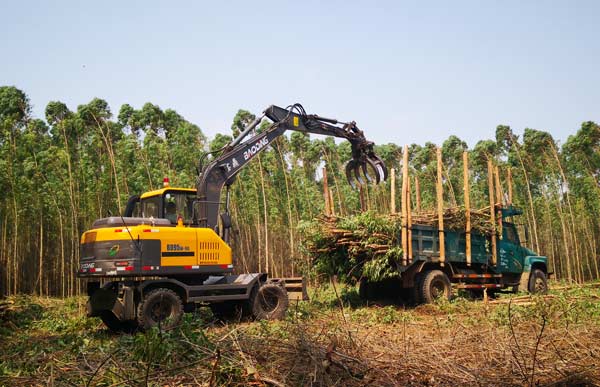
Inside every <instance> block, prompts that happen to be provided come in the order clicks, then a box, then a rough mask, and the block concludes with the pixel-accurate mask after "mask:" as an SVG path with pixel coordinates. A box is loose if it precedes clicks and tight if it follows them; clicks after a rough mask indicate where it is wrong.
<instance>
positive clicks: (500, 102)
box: [0, 0, 600, 146]
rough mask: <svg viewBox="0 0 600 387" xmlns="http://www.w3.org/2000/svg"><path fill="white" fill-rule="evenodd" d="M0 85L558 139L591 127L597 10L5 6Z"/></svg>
mask: <svg viewBox="0 0 600 387" xmlns="http://www.w3.org/2000/svg"><path fill="white" fill-rule="evenodd" d="M0 15H1V20H2V22H1V23H0V36H1V37H2V38H0V52H2V54H3V55H2V57H1V59H0V85H14V86H17V87H18V88H20V89H22V90H24V91H25V92H26V93H27V94H28V95H29V97H30V99H31V101H32V103H33V105H34V114H35V115H36V116H38V117H43V112H44V108H45V106H46V104H47V103H48V102H49V101H51V100H61V101H63V102H65V103H67V105H68V106H69V107H70V108H71V109H76V107H77V105H78V104H82V103H87V102H88V101H89V100H91V99H92V98H94V97H100V98H103V99H105V100H107V101H108V102H109V104H110V106H111V108H112V110H113V113H114V114H115V115H116V114H117V113H118V109H119V107H120V106H121V104H123V103H129V104H131V105H133V106H134V107H136V108H139V107H141V106H142V105H143V104H144V103H145V102H147V101H150V102H153V103H155V104H158V105H159V106H161V108H163V109H166V108H172V109H175V110H176V111H178V112H179V113H180V114H182V115H183V116H184V117H185V118H187V119H188V120H190V121H192V122H194V123H196V124H198V125H199V126H200V127H201V128H202V130H203V131H204V132H205V134H207V135H208V136H210V137H212V136H214V134H215V133H217V132H228V131H229V126H230V124H231V120H232V118H233V116H234V115H235V112H236V111H237V109H239V108H244V109H248V110H251V111H253V112H260V111H262V110H263V109H264V108H265V107H267V106H268V105H270V104H277V105H283V106H286V105H288V104H291V103H294V102H300V103H302V104H303V105H304V107H305V108H306V110H307V111H308V112H309V113H317V114H321V115H323V116H328V117H335V118H338V119H341V120H355V121H357V123H358V125H359V126H360V127H361V128H362V129H364V130H365V133H366V134H367V137H368V138H370V139H373V140H375V141H376V142H377V143H387V142H394V143H397V144H400V145H401V144H405V143H415V142H416V143H424V142H425V141H432V142H435V143H441V142H443V140H444V139H446V138H447V137H448V136H449V135H451V134H455V135H458V136H459V137H461V138H462V139H464V140H465V141H467V142H468V143H469V145H471V146H473V145H474V144H475V142H476V141H478V140H480V139H487V138H493V136H494V131H495V127H496V125H498V124H507V125H510V126H511V127H512V128H513V130H514V131H515V132H516V133H519V134H520V133H522V131H523V129H524V128H525V127H531V128H536V129H541V130H546V131H549V132H550V133H551V134H552V135H553V136H554V137H555V138H557V139H558V140H561V142H564V140H566V138H567V136H568V135H570V134H574V133H575V132H576V130H577V129H578V128H579V126H580V124H581V122H583V121H588V120H593V121H596V122H598V121H600V23H598V19H599V16H600V2H598V1H570V2H569V1H564V2H558V1H497V2H495V1H452V2H450V1H440V2H435V1H429V2H424V1H421V2H405V1H390V2H387V1H372V2H367V1H361V2H358V1H328V2H325V1H320V2H319V1H303V2H301V1H295V2H291V1H290V2H286V1H283V0H280V1H273V2H259V1H252V2H250V1H240V2H235V1H227V2H226V1H223V2H217V1H211V2H200V1H196V2H192V1H180V2H164V1H163V2H158V1H157V2H154V1H137V2H136V1H103V2H93V3H92V2H85V1H58V2H48V1H37V2H36V1H23V0H22V1H10V2H3V3H2V4H1V5H0Z"/></svg>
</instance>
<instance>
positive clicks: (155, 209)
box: [142, 196, 160, 218]
mask: <svg viewBox="0 0 600 387" xmlns="http://www.w3.org/2000/svg"><path fill="white" fill-rule="evenodd" d="M142 216H143V217H144V218H150V217H153V218H160V196H154V197H151V198H147V199H144V200H142Z"/></svg>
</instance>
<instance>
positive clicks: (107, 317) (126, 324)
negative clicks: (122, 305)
mask: <svg viewBox="0 0 600 387" xmlns="http://www.w3.org/2000/svg"><path fill="white" fill-rule="evenodd" d="M100 320H102V322H103V323H104V325H106V326H107V327H108V329H110V330H111V331H113V332H115V333H121V332H124V333H133V332H135V331H136V330H137V328H138V324H137V321H136V320H128V321H121V320H119V319H118V318H117V316H115V315H114V313H113V312H111V311H110V310H105V311H103V312H102V314H100Z"/></svg>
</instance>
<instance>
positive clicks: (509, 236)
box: [503, 223, 519, 245]
mask: <svg viewBox="0 0 600 387" xmlns="http://www.w3.org/2000/svg"><path fill="white" fill-rule="evenodd" d="M503 229H504V235H503V237H504V238H505V239H506V240H508V241H510V242H512V243H514V244H517V245H518V244H519V237H518V236H517V230H515V225H514V224H512V223H504V227H503Z"/></svg>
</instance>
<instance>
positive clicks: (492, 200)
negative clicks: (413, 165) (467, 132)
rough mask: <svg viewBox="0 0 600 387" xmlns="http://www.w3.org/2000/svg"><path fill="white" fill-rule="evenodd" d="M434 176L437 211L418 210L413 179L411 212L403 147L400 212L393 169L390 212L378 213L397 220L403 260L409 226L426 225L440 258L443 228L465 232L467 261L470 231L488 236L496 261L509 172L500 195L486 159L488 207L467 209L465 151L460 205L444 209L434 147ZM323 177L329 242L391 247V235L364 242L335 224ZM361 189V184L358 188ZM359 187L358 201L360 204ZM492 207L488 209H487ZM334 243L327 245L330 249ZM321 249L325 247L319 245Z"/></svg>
mask: <svg viewBox="0 0 600 387" xmlns="http://www.w3.org/2000/svg"><path fill="white" fill-rule="evenodd" d="M436 156H437V179H436V198H437V210H436V211H431V212H424V211H421V203H420V192H419V181H418V179H415V190H416V199H417V203H416V212H413V205H412V203H411V187H410V184H411V178H410V176H409V168H408V146H407V145H405V146H404V152H403V171H402V192H401V199H402V200H401V212H400V213H397V212H396V181H395V177H396V176H395V171H394V169H392V170H391V173H390V176H391V203H390V204H391V205H390V207H391V208H390V209H391V214H389V215H378V216H382V217H388V219H389V221H390V222H394V223H399V224H398V229H400V230H401V240H402V250H403V256H404V257H403V258H404V260H408V261H410V260H412V251H411V250H412V243H410V241H411V239H412V231H411V228H412V225H413V224H420V225H428V226H432V227H436V228H437V230H439V246H440V251H439V254H440V261H441V262H444V260H445V244H444V230H464V231H465V235H466V252H465V253H466V260H467V264H469V265H470V264H471V232H472V231H474V232H476V233H479V234H485V235H487V236H489V238H490V245H491V246H490V250H491V253H492V264H495V263H496V260H497V257H496V239H497V234H498V231H500V230H502V217H501V216H498V212H499V210H500V209H501V208H502V204H503V202H504V203H506V204H511V203H512V175H511V171H510V170H509V171H508V197H507V198H506V200H505V198H503V193H502V187H501V185H500V175H499V172H498V167H497V166H495V167H494V166H493V164H492V161H491V160H488V187H489V193H490V195H489V206H487V207H484V208H481V209H471V205H470V189H469V160H468V154H467V152H463V189H464V198H465V201H464V206H461V207H451V208H444V200H443V186H442V155H441V149H440V148H437V151H436ZM323 179H324V198H325V203H326V206H325V216H324V217H322V218H321V224H322V227H323V231H324V233H325V234H326V235H328V236H329V237H330V238H331V240H332V243H334V244H336V245H338V247H339V246H350V247H355V248H363V249H369V250H370V252H371V253H373V252H375V253H377V254H384V253H386V252H387V251H388V249H389V248H390V247H391V246H392V241H393V240H394V237H395V236H394V235H384V234H382V235H380V237H381V243H376V244H365V243H364V241H363V238H364V235H362V234H360V233H356V232H354V231H351V230H346V229H342V228H340V227H338V225H337V219H338V218H337V217H336V216H335V215H334V213H333V205H332V204H333V200H332V194H331V191H330V190H329V188H328V186H327V173H326V171H325V169H323ZM361 188H362V187H361ZM362 202H363V200H362V190H361V204H362ZM492 208H493V209H494V210H491V209H492ZM363 210H364V207H363ZM334 249H335V246H331V250H334ZM320 250H321V251H320V252H324V251H325V250H327V248H321V249H320Z"/></svg>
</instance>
